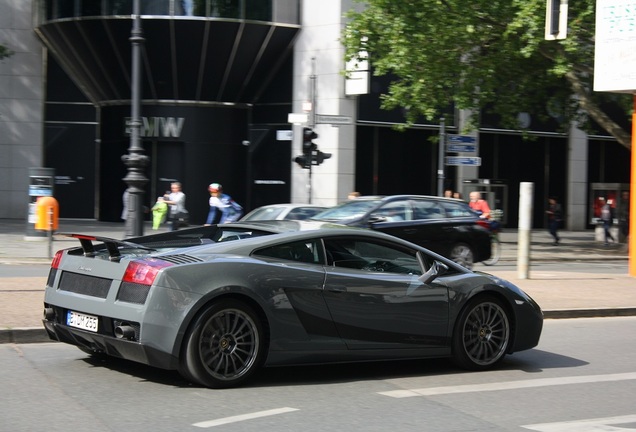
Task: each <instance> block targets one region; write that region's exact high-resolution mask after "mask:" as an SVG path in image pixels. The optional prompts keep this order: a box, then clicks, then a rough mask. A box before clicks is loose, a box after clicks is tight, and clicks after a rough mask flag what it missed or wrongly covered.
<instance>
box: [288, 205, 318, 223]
mask: <svg viewBox="0 0 636 432" xmlns="http://www.w3.org/2000/svg"><path fill="white" fill-rule="evenodd" d="M314 214H316V211H314V210H313V209H312V208H306V207H298V208H295V209H293V210H290V211H289V213H287V216H286V217H285V219H289V220H304V219H309V218H310V217H312V216H313V215H314Z"/></svg>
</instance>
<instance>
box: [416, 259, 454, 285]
mask: <svg viewBox="0 0 636 432" xmlns="http://www.w3.org/2000/svg"><path fill="white" fill-rule="evenodd" d="M417 259H418V261H419V262H420V266H421V267H422V269H424V268H425V267H424V260H423V258H422V255H421V252H418V253H417ZM447 271H448V266H447V265H446V264H444V263H443V262H441V261H433V264H431V268H429V269H428V271H426V273H424V274H423V275H422V276H420V277H419V278H418V279H419V280H420V282H422V283H424V284H429V283H431V282H433V280H435V278H437V277H438V276H441V275H443V274H444V273H446V272H447Z"/></svg>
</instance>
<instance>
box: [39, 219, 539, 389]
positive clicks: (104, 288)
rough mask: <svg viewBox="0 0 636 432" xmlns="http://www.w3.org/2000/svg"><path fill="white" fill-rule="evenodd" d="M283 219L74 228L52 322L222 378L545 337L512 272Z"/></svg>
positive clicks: (100, 343) (99, 343)
mask: <svg viewBox="0 0 636 432" xmlns="http://www.w3.org/2000/svg"><path fill="white" fill-rule="evenodd" d="M283 222H286V221H276V222H273V223H270V224H269V226H270V228H268V229H262V230H261V229H260V228H258V227H254V226H250V225H248V224H240V223H238V224H228V225H226V226H225V227H221V228H219V227H216V226H212V227H204V228H195V229H191V230H187V229H186V230H181V231H176V232H171V233H164V234H159V235H153V236H148V237H138V238H135V239H128V240H126V241H119V240H113V239H107V238H96V237H91V236H89V235H78V234H74V235H71V236H72V237H76V238H77V239H79V241H80V242H81V247H76V248H70V249H65V250H61V251H59V252H57V254H56V255H55V257H54V259H53V262H52V266H51V271H50V274H49V277H48V280H47V285H46V291H45V300H44V301H45V304H44V320H43V323H44V326H45V328H46V330H47V331H48V333H49V335H50V337H51V338H52V339H54V340H59V341H61V342H65V343H69V344H73V345H77V346H78V347H79V348H80V349H81V350H83V351H84V352H87V353H89V354H90V355H93V356H104V355H110V356H115V357H120V358H124V359H129V360H133V361H136V362H141V363H145V364H148V365H152V366H155V367H159V368H164V369H176V370H178V371H179V372H180V373H181V374H182V375H183V377H185V378H186V379H187V380H190V381H191V382H193V383H196V384H199V385H202V386H207V387H211V388H224V387H232V386H237V385H239V384H242V383H244V382H245V381H246V380H247V379H248V378H249V377H250V376H252V375H253V374H254V372H255V371H257V370H258V369H259V368H260V367H266V366H280V365H287V364H300V363H326V362H343V361H368V360H390V359H406V358H430V357H450V358H452V359H453V360H454V362H455V363H456V364H457V365H459V366H460V367H463V368H466V369H471V370H485V369H488V368H491V367H494V366H495V365H497V364H498V363H500V362H501V361H502V360H503V359H504V357H505V355H506V354H510V353H513V352H517V351H521V350H526V349H530V348H532V347H534V346H536V345H537V343H538V341H539V337H540V334H541V329H542V324H543V314H542V312H541V309H540V307H539V306H538V305H537V304H536V303H535V302H534V301H533V300H532V299H531V298H530V297H529V296H528V295H527V294H525V293H524V292H523V291H522V290H521V289H519V288H518V287H516V286H514V285H512V284H511V283H509V282H506V281H504V280H502V279H499V278H497V277H494V276H490V275H487V274H484V273H474V272H472V271H470V270H468V269H466V268H464V267H462V266H460V265H457V264H456V263H454V262H452V261H450V260H448V259H446V258H443V257H441V256H440V255H437V254H435V253H432V252H430V251H428V250H426V249H424V248H421V247H419V246H417V245H415V244H412V243H409V242H406V241H404V240H401V239H398V238H395V237H392V236H388V235H385V234H382V233H378V232H373V231H371V230H362V229H355V228H349V227H344V228H335V227H329V226H325V227H322V228H319V229H316V228H317V227H316V224H315V223H314V224H309V225H304V224H302V223H300V222H297V223H296V224H297V226H298V227H299V228H300V229H301V230H300V231H295V230H292V231H289V230H288V229H289V226H290V225H288V224H285V223H283ZM277 224H281V225H277ZM278 226H280V227H282V228H280V230H281V231H286V232H282V233H279V234H272V233H271V232H273V231H276V230H277V229H279V228H277V227H278ZM305 228H309V229H307V230H303V229H305ZM226 229H227V230H228V232H227V233H226V232H225V230H226ZM229 230H232V232H231V233H230V231H229ZM226 234H227V235H226ZM172 236H174V237H172ZM171 237H172V238H171ZM239 238H240V239H239ZM230 240H234V241H230ZM201 243H204V244H201ZM179 244H186V247H177V245H179ZM195 244H199V245H198V246H195Z"/></svg>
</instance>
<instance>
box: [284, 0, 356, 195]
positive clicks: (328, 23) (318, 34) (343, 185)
mask: <svg viewBox="0 0 636 432" xmlns="http://www.w3.org/2000/svg"><path fill="white" fill-rule="evenodd" d="M350 7H351V1H350V0H322V1H316V0H303V1H302V2H301V11H302V16H301V24H302V30H301V33H300V36H299V38H298V40H297V41H296V43H295V45H294V83H293V98H294V100H293V111H294V112H296V113H300V112H302V110H303V103H305V102H308V101H310V96H311V88H310V76H311V75H312V63H313V62H312V58H315V75H316V104H315V106H313V107H312V108H313V109H314V110H316V113H317V114H322V115H338V116H346V117H351V118H352V119H353V122H355V120H356V118H357V113H356V105H357V100H356V98H355V97H345V92H344V85H345V80H344V76H343V74H342V71H343V69H344V48H343V46H342V44H341V43H340V37H341V31H342V28H343V27H344V22H345V21H344V16H343V15H344V12H345V11H346V10H348V9H349V8H350ZM300 127H302V126H296V127H295V128H294V131H295V133H294V142H293V145H292V154H291V155H290V156H291V157H290V161H291V160H292V159H293V157H294V156H296V155H298V154H300V153H301V151H300V147H301V143H300V132H299V131H300ZM314 130H315V131H316V133H317V134H318V138H317V139H316V140H314V142H316V144H318V148H319V149H320V151H322V152H325V153H331V154H332V156H331V159H327V160H326V161H325V162H324V163H323V164H322V165H320V166H314V167H312V188H311V189H312V203H313V204H319V205H335V204H337V203H338V202H340V201H344V200H345V199H346V198H347V194H348V193H349V192H351V191H352V190H353V188H354V174H355V172H354V169H355V140H356V136H355V135H356V134H355V125H354V124H353V123H352V124H348V125H339V126H337V127H336V126H332V125H329V124H317V125H316V126H315V127H314ZM290 163H292V164H293V167H292V189H291V190H292V196H291V200H292V202H307V199H308V193H307V179H308V171H309V170H306V169H302V168H301V167H299V166H298V165H297V164H296V163H294V162H290Z"/></svg>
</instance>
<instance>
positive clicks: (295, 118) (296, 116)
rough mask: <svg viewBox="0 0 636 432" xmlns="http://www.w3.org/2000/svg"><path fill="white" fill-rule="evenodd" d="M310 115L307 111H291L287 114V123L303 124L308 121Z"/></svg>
mask: <svg viewBox="0 0 636 432" xmlns="http://www.w3.org/2000/svg"><path fill="white" fill-rule="evenodd" d="M308 118H309V116H308V115H307V114H305V113H289V114H287V123H293V124H302V123H307V120H308Z"/></svg>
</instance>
